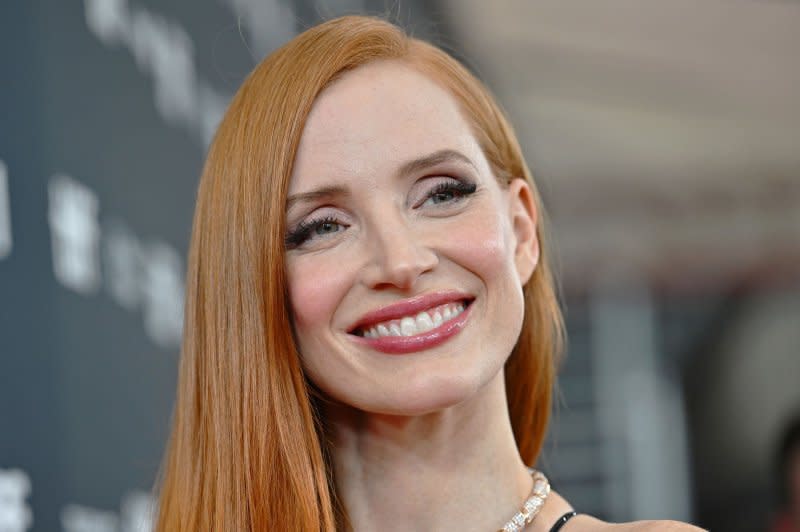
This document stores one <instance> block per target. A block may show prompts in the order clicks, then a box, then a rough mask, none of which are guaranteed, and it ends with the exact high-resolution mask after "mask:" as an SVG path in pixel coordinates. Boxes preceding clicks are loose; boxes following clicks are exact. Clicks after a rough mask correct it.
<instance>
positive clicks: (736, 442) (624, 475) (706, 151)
mask: <svg viewBox="0 0 800 532" xmlns="http://www.w3.org/2000/svg"><path fill="white" fill-rule="evenodd" d="M443 5H444V6H445V9H446V11H447V13H448V17H447V19H448V21H449V23H450V24H451V25H452V27H451V28H449V29H450V31H451V32H452V34H453V36H454V38H455V40H456V42H458V43H459V47H460V48H461V49H462V50H463V51H464V56H465V59H466V61H467V62H468V63H469V64H470V66H471V67H473V68H474V69H475V70H477V71H478V72H479V74H480V75H481V77H482V78H483V79H485V80H486V81H487V82H488V84H489V85H490V86H491V87H492V89H493V90H494V91H495V92H496V93H497V94H498V96H499V97H500V100H501V101H502V103H503V104H504V105H505V106H506V108H507V110H508V112H509V115H510V116H511V119H512V122H513V123H514V125H515V127H516V128H517V131H518V133H519V136H520V138H521V141H522V143H523V150H524V151H525V153H526V155H527V158H528V162H529V164H530V165H531V168H532V171H533V173H534V175H535V176H536V178H537V181H538V183H539V185H540V187H541V189H542V192H543V195H544V197H545V205H546V207H547V209H548V210H549V214H550V215H551V219H552V233H553V235H554V239H555V244H556V254H557V270H558V271H559V273H560V274H561V278H562V280H563V286H564V291H565V293H566V297H567V300H568V304H567V307H568V309H567V310H568V314H567V315H568V318H569V319H570V321H571V323H570V339H571V347H570V353H569V357H568V359H567V363H566V366H565V367H564V371H562V374H561V377H560V384H561V388H562V390H563V391H564V395H565V398H566V408H562V410H561V411H560V412H559V415H557V416H556V419H555V422H554V424H553V425H554V426H553V432H554V433H555V435H554V436H553V435H551V439H552V440H553V441H554V445H553V447H554V448H555V449H556V451H555V452H554V453H553V454H554V456H553V460H552V461H551V464H550V469H551V470H552V473H553V477H554V478H555V479H556V481H557V486H556V487H557V488H558V489H561V490H562V491H563V492H564V493H566V494H567V495H568V496H569V498H570V499H571V501H572V502H573V504H575V506H576V507H578V508H580V509H581V510H582V511H586V512H589V513H597V514H599V515H602V516H604V517H606V518H609V519H612V520H627V519H632V518H653V517H670V518H678V519H692V518H694V519H699V520H700V522H701V524H703V525H704V526H706V527H710V528H711V529H712V530H713V529H719V530H732V531H742V532H744V531H749V530H763V529H764V528H765V525H766V522H767V520H768V513H769V486H770V481H771V479H770V476H769V472H770V456H771V453H772V444H773V439H774V437H775V435H776V434H777V433H778V431H779V429H780V426H781V422H782V419H783V417H784V416H785V415H786V413H787V412H788V411H789V410H791V409H792V408H797V407H800V386H798V385H797V383H798V382H800V351H798V349H800V348H798V344H797V334H796V331H797V329H798V325H800V60H799V59H798V52H800V2H796V1H790V0H784V1H781V0H771V1H770V0H669V1H666V0H605V1H602V2H598V1H595V0H536V1H523V0H516V1H514V0H496V1H492V2H485V1H478V0H444V2H443ZM570 299H571V300H572V303H573V305H572V306H571V308H570V304H569V301H570ZM576 301H577V303H576ZM776 308H777V309H780V311H779V312H777V313H776V312H774V311H770V309H773V310H774V309H776ZM582 309H583V310H582ZM576 310H577V312H576ZM790 324H794V325H790ZM793 405H795V406H793ZM545 457H547V453H545Z"/></svg>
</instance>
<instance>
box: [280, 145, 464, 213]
mask: <svg viewBox="0 0 800 532" xmlns="http://www.w3.org/2000/svg"><path fill="white" fill-rule="evenodd" d="M448 162H459V163H463V164H468V165H469V166H471V167H473V168H476V166H475V163H473V162H472V161H471V160H470V158H469V157H467V156H466V155H464V154H463V153H461V152H459V151H456V150H451V149H444V150H438V151H435V152H433V153H431V154H429V155H425V156H422V157H419V158H417V159H412V160H410V161H407V162H405V163H403V164H402V165H400V168H399V169H398V170H397V173H396V176H397V177H401V176H404V175H410V174H416V173H419V172H422V171H424V170H427V169H428V168H432V167H434V166H437V165H440V164H443V163H448ZM348 194H350V189H349V188H347V187H343V186H341V185H330V186H325V187H320V188H317V189H314V190H311V191H309V192H301V193H300V194H292V195H291V196H289V197H288V198H287V200H286V209H287V210H288V209H290V208H291V207H292V206H293V205H294V204H296V203H299V202H313V201H317V200H320V199H324V198H330V197H335V196H347V195H348Z"/></svg>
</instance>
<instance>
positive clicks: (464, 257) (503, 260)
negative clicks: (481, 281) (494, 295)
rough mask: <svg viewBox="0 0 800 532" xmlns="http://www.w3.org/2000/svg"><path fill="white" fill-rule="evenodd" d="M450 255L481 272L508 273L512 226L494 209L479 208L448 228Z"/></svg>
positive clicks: (465, 265)
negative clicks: (510, 230)
mask: <svg viewBox="0 0 800 532" xmlns="http://www.w3.org/2000/svg"><path fill="white" fill-rule="evenodd" d="M447 237H448V238H447V242H446V246H447V250H448V255H449V256H450V257H451V258H452V259H454V260H455V261H456V262H458V263H459V264H460V265H461V266H463V267H465V268H467V269H468V270H470V271H472V272H473V273H476V274H478V275H480V276H481V277H484V278H486V277H494V276H495V275H505V274H506V273H507V271H506V270H507V269H508V267H509V266H513V249H512V242H511V240H510V238H509V230H508V227H506V224H504V223H503V220H502V219H501V217H500V216H498V215H497V214H496V211H495V210H488V209H486V210H476V211H475V212H474V213H473V214H471V215H469V216H466V217H464V218H462V219H460V220H459V222H458V223H456V224H454V226H453V227H452V228H451V229H450V230H449V231H447Z"/></svg>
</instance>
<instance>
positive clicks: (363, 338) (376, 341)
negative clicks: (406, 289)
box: [349, 291, 473, 354]
mask: <svg viewBox="0 0 800 532" xmlns="http://www.w3.org/2000/svg"><path fill="white" fill-rule="evenodd" d="M472 301H473V298H472V297H471V296H469V295H467V294H463V293H460V292H453V291H443V292H434V293H429V294H423V295H421V296H417V297H415V298H412V299H408V300H405V301H401V302H398V303H394V304H392V305H389V306H386V307H382V308H380V309H377V310H375V311H372V312H369V313H367V314H366V315H364V317H362V318H361V319H360V320H359V321H358V322H357V323H356V324H355V325H354V326H353V327H351V328H350V330H349V334H350V335H351V338H352V340H353V341H354V342H357V343H359V344H361V345H365V346H367V347H370V348H372V349H375V350H377V351H381V352H383V353H387V354H408V353H414V352H418V351H423V350H425V349H430V348H432V347H435V346H437V345H439V344H441V343H444V342H445V341H447V340H448V339H450V338H451V337H452V336H454V335H456V334H458V333H459V332H460V331H461V330H462V329H463V328H464V326H465V325H466V324H467V321H468V320H469V317H470V310H471V303H472Z"/></svg>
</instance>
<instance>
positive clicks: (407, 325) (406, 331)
mask: <svg viewBox="0 0 800 532" xmlns="http://www.w3.org/2000/svg"><path fill="white" fill-rule="evenodd" d="M400 331H401V332H402V333H403V336H414V335H415V334H417V322H416V321H414V318H409V317H408V316H406V317H405V318H403V319H402V320H400Z"/></svg>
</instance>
